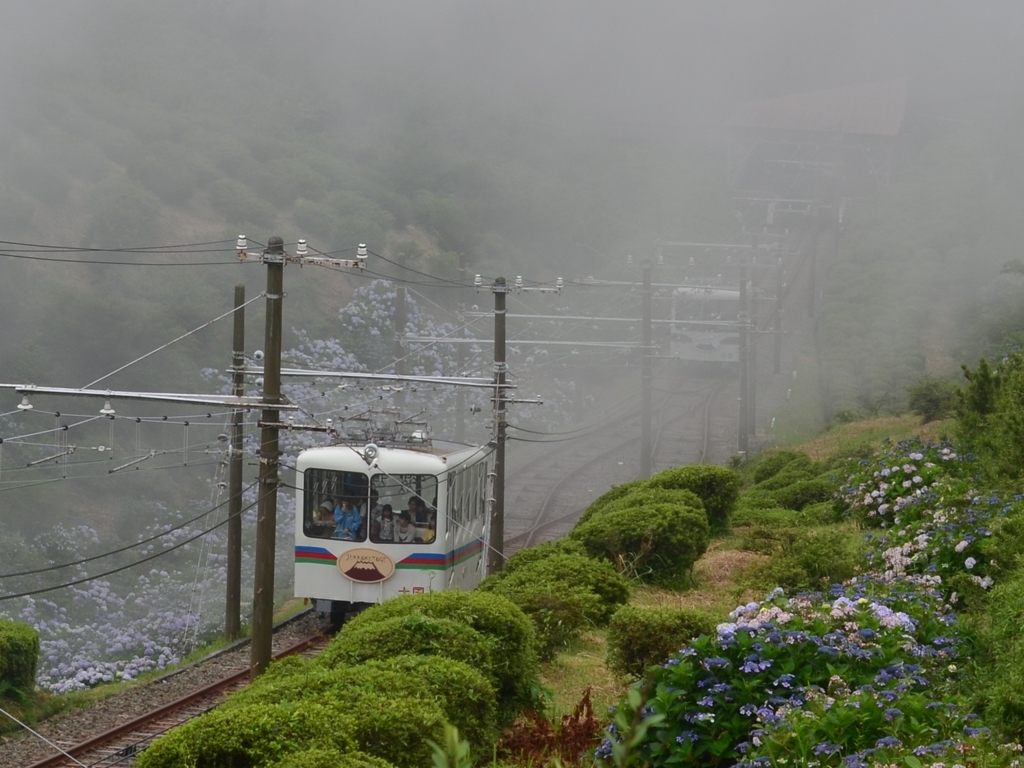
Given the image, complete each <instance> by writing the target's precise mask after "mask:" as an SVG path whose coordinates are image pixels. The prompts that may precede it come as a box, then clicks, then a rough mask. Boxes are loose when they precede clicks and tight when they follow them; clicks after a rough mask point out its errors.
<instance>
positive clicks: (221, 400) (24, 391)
mask: <svg viewBox="0 0 1024 768" xmlns="http://www.w3.org/2000/svg"><path fill="white" fill-rule="evenodd" d="M0 389H13V390H14V391H15V392H17V393H18V394H19V395H59V396H62V397H97V398H100V399H105V400H142V401H146V402H158V403H182V404H184V405H214V406H219V407H223V408H263V407H265V404H264V402H263V400H262V398H259V397H245V396H242V397H232V396H230V395H201V394H187V393H183V392H132V391H127V390H116V389H77V388H74V387H40V386H37V385H35V384H0ZM274 408H276V409H278V410H282V411H296V410H298V408H299V407H298V406H297V405H291V404H290V403H278V404H275V405H274Z"/></svg>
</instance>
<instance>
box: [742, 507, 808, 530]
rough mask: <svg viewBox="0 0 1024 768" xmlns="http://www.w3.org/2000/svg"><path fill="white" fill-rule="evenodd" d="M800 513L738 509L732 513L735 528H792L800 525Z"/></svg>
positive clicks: (782, 510)
mask: <svg viewBox="0 0 1024 768" xmlns="http://www.w3.org/2000/svg"><path fill="white" fill-rule="evenodd" d="M799 520H800V513H799V512H797V511H796V510H795V509H785V508H783V507H775V508H773V509H755V508H750V509H748V508H743V507H741V508H738V509H737V510H736V511H735V512H733V513H732V524H733V525H734V526H761V527H764V528H792V527H793V526H795V525H798V524H799Z"/></svg>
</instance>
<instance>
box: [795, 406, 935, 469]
mask: <svg viewBox="0 0 1024 768" xmlns="http://www.w3.org/2000/svg"><path fill="white" fill-rule="evenodd" d="M952 429H953V421H952V420H950V419H947V420H944V421H933V422H930V423H928V424H922V423H921V417H920V416H916V415H913V414H907V415H906V416H886V417H882V418H878V419H865V420H864V421H855V422H851V423H849V424H838V425H836V426H834V427H832V428H831V429H829V430H828V432H825V433H824V434H822V435H821V436H819V437H817V438H815V439H814V440H811V441H810V442H808V443H804V444H803V445H801V446H799V447H797V448H794V450H799V451H803V452H804V453H806V454H807V455H808V456H810V457H811V458H812V459H813V460H814V461H825V460H827V459H830V458H832V457H833V456H837V455H843V456H847V455H854V454H855V453H857V452H858V451H862V450H871V451H874V450H876V449H877V448H879V447H880V444H881V442H882V441H883V440H884V439H885V438H887V437H888V438H891V439H893V440H903V439H905V438H908V437H914V436H917V437H921V438H922V439H923V440H933V441H937V440H942V439H944V438H945V437H946V436H947V435H948V434H949V433H951V432H952Z"/></svg>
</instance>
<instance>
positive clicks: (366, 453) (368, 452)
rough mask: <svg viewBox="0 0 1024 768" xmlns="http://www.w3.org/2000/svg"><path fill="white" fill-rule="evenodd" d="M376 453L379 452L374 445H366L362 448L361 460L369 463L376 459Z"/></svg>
mask: <svg viewBox="0 0 1024 768" xmlns="http://www.w3.org/2000/svg"><path fill="white" fill-rule="evenodd" d="M378 453H379V451H378V449H377V446H376V445H375V444H373V443H367V444H366V447H365V448H363V460H364V461H366V462H371V461H373V460H374V459H376V458H377V454H378Z"/></svg>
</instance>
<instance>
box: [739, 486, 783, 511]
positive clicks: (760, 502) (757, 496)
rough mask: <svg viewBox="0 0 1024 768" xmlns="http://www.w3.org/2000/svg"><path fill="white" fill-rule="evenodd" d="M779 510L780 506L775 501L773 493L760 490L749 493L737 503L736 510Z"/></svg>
mask: <svg viewBox="0 0 1024 768" xmlns="http://www.w3.org/2000/svg"><path fill="white" fill-rule="evenodd" d="M778 508H779V504H778V502H777V501H775V497H774V496H772V494H771V492H770V491H762V490H760V489H758V488H753V489H751V490H749V491H747V492H746V493H744V494H743V495H742V496H740V498H739V500H738V501H737V502H736V510H745V509H778Z"/></svg>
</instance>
